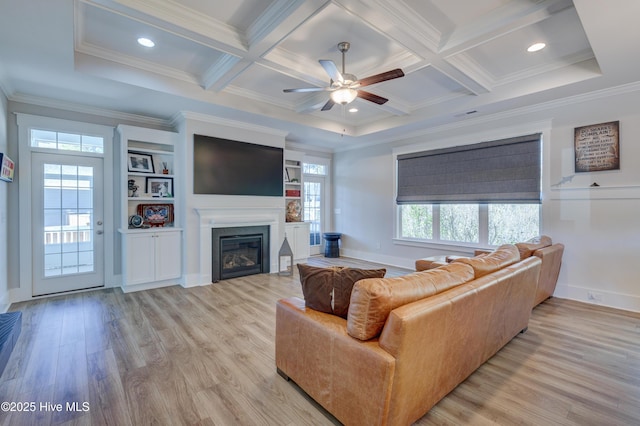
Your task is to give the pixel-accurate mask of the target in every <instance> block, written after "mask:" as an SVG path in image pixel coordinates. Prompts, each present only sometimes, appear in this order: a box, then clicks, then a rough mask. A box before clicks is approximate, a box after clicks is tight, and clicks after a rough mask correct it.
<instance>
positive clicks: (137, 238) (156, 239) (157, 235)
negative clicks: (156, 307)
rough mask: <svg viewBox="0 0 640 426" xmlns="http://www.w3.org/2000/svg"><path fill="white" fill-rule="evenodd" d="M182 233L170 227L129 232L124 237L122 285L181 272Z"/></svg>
mask: <svg viewBox="0 0 640 426" xmlns="http://www.w3.org/2000/svg"><path fill="white" fill-rule="evenodd" d="M181 234H182V233H181V232H180V231H173V230H157V231H154V232H142V231H138V232H129V233H127V234H126V236H125V243H124V245H125V247H124V250H123V252H124V253H125V256H124V257H125V259H124V262H123V263H125V264H126V268H125V270H126V277H125V279H124V283H123V288H125V289H126V290H130V289H131V286H135V285H138V284H148V283H162V282H165V281H166V280H175V279H178V278H180V276H181V274H182V261H181V259H182V253H181V246H182V245H181V240H182V235H181Z"/></svg>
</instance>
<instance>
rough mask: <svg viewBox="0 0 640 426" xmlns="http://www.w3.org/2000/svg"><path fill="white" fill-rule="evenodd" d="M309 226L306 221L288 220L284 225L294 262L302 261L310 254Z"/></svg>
mask: <svg viewBox="0 0 640 426" xmlns="http://www.w3.org/2000/svg"><path fill="white" fill-rule="evenodd" d="M309 227H310V224H309V223H308V222H289V223H286V224H285V226H284V232H285V233H286V235H287V241H289V245H290V246H291V251H293V260H294V262H296V261H304V260H305V259H307V258H308V257H309V256H310V242H309Z"/></svg>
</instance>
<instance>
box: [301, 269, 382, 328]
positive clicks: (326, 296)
mask: <svg viewBox="0 0 640 426" xmlns="http://www.w3.org/2000/svg"><path fill="white" fill-rule="evenodd" d="M298 271H299V272H300V283H301V284H302V294H303V295H304V300H305V306H307V307H309V308H311V309H315V310H316V311H321V312H326V313H328V314H334V315H338V316H340V317H342V318H347V313H348V312H349V301H350V299H351V290H352V289H353V285H354V284H355V283H356V282H357V281H358V280H361V279H364V278H383V277H384V275H385V273H386V272H387V270H386V269H358V268H347V267H341V266H333V267H329V268H319V267H315V266H310V265H307V264H304V263H298Z"/></svg>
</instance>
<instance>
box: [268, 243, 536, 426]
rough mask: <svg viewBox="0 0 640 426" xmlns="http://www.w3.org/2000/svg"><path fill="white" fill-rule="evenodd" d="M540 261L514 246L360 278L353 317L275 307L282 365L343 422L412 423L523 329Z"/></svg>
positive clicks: (289, 302)
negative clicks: (522, 256) (436, 265)
mask: <svg viewBox="0 0 640 426" xmlns="http://www.w3.org/2000/svg"><path fill="white" fill-rule="evenodd" d="M541 263H542V262H541V260H540V259H539V258H538V257H537V256H530V257H527V258H526V259H523V260H522V259H520V254H519V252H518V250H517V248H516V247H515V246H512V245H511V246H502V247H500V248H499V249H498V250H496V251H495V252H493V253H491V254H488V255H486V256H482V257H477V258H470V259H460V260H456V261H455V262H453V263H451V264H448V265H444V266H441V267H439V268H435V269H432V270H429V271H424V272H415V273H413V274H410V275H406V276H403V277H393V278H369V279H364V280H360V281H358V282H356V284H355V285H354V288H353V292H352V294H351V301H350V306H349V313H348V316H347V319H346V320H345V319H344V318H341V317H339V316H335V315H331V314H326V313H322V312H318V311H315V310H313V309H310V308H306V307H305V304H304V301H303V300H301V299H299V298H295V297H294V298H288V299H282V300H279V301H278V302H277V306H276V367H277V369H278V372H279V373H280V374H281V375H282V376H283V377H285V378H287V379H291V380H293V381H295V382H296V383H297V384H298V386H300V387H301V388H302V389H303V390H304V391H305V392H306V393H307V394H308V395H309V396H311V397H312V398H313V399H314V400H315V401H317V402H318V403H319V404H320V405H322V406H323V407H324V408H325V409H327V411H329V412H330V413H331V414H333V415H334V416H335V417H336V418H337V419H338V420H339V421H341V422H342V423H344V424H345V425H367V426H370V425H408V424H411V423H412V422H414V421H416V420H417V419H419V418H420V417H422V416H423V415H424V414H425V413H426V412H427V411H429V409H430V408H431V407H432V406H434V405H435V404H436V403H437V402H438V401H439V400H440V399H442V398H443V397H444V396H445V395H446V394H448V393H449V392H450V391H451V390H453V389H454V388H455V387H456V386H457V385H458V384H459V383H461V382H462V381H463V380H465V379H466V378H467V377H468V376H469V375H471V374H472V373H473V372H474V371H475V370H476V369H477V368H478V367H479V366H480V365H482V364H483V363H484V362H485V361H486V360H487V359H489V358H490V357H491V356H493V355H494V354H495V353H496V352H497V351H498V350H500V348H502V347H503V346H504V345H505V344H507V343H508V342H509V341H510V340H511V339H512V338H513V337H514V336H516V335H517V334H518V333H519V332H520V331H523V330H525V329H526V328H527V325H528V322H529V316H530V314H531V300H532V299H533V298H534V295H535V293H536V289H537V287H538V278H539V275H540V267H541Z"/></svg>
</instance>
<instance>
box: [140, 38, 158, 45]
mask: <svg viewBox="0 0 640 426" xmlns="http://www.w3.org/2000/svg"><path fill="white" fill-rule="evenodd" d="M138 44H140V45H141V46H144V47H153V46H155V45H156V44H155V43H154V42H153V40H151V39H148V38H146V37H140V38H139V39H138Z"/></svg>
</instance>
